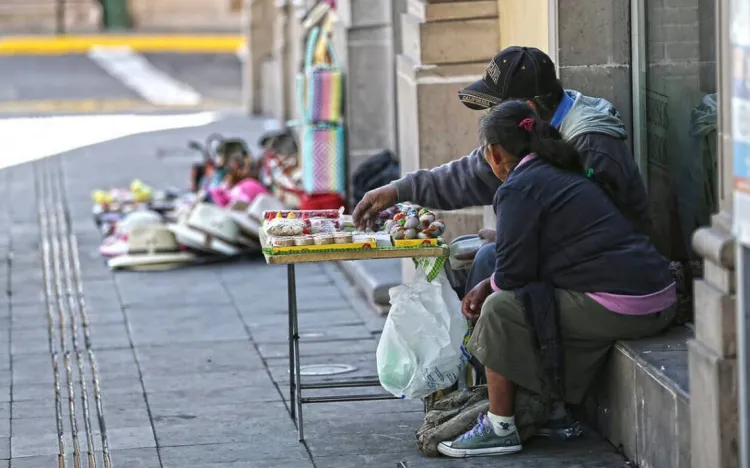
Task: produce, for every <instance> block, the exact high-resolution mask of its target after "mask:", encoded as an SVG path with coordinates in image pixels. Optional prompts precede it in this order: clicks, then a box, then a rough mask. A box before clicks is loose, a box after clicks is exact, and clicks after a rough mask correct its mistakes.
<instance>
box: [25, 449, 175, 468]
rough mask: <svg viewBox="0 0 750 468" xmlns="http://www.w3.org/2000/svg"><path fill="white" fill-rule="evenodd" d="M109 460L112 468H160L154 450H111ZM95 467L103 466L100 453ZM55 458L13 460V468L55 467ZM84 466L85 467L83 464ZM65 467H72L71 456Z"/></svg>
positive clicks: (157, 456)
mask: <svg viewBox="0 0 750 468" xmlns="http://www.w3.org/2000/svg"><path fill="white" fill-rule="evenodd" d="M109 453H110V460H111V461H112V466H114V467H117V468H119V467H124V468H161V464H160V463H159V454H158V453H157V449H155V448H139V449H129V450H111V451H110V452H109ZM96 460H97V462H96V463H97V464H96V466H104V462H103V460H102V454H101V452H97V453H96ZM57 461H58V460H57V456H55V455H53V456H46V457H25V458H14V459H13V468H41V467H45V468H46V467H54V466H58V465H57ZM83 463H84V466H86V465H85V462H83ZM65 466H73V459H72V456H68V457H66V460H65Z"/></svg>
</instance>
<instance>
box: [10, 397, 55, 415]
mask: <svg viewBox="0 0 750 468" xmlns="http://www.w3.org/2000/svg"><path fill="white" fill-rule="evenodd" d="M9 404H10V405H11V406H12V408H13V415H14V416H15V417H16V418H54V417H55V402H54V398H43V399H41V400H16V401H13V403H9Z"/></svg>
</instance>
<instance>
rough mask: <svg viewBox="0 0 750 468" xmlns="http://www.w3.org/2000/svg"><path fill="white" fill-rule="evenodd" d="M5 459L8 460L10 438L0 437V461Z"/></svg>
mask: <svg viewBox="0 0 750 468" xmlns="http://www.w3.org/2000/svg"><path fill="white" fill-rule="evenodd" d="M7 458H10V437H9V436H7V435H0V460H2V459H7ZM0 464H1V463H0Z"/></svg>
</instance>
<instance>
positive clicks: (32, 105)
mask: <svg viewBox="0 0 750 468" xmlns="http://www.w3.org/2000/svg"><path fill="white" fill-rule="evenodd" d="M237 107H240V104H239V103H232V102H226V101H217V100H212V99H204V100H203V101H202V102H201V103H200V104H198V105H196V106H178V105H172V106H157V105H154V104H149V103H148V102H146V101H142V100H138V99H70V100H65V99H64V100H40V101H34V100H29V101H0V114H89V113H108V112H148V111H190V110H206V109H231V108H237Z"/></svg>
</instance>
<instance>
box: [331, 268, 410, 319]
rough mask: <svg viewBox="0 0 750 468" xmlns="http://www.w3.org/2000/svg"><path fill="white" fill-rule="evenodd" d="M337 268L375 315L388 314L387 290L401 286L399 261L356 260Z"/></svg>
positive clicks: (388, 298) (388, 296)
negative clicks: (365, 300)
mask: <svg viewBox="0 0 750 468" xmlns="http://www.w3.org/2000/svg"><path fill="white" fill-rule="evenodd" d="M339 266H340V267H341V270H342V271H343V272H344V274H345V275H346V277H347V278H348V279H349V281H350V282H351V283H353V284H354V286H355V287H356V288H357V289H358V290H359V292H360V294H361V295H362V296H364V297H365V299H367V301H368V303H369V304H370V305H371V306H372V308H373V310H374V311H375V312H376V313H378V314H379V315H380V314H382V313H384V312H385V313H387V312H388V307H389V304H390V294H389V290H390V289H391V288H392V287H394V286H398V285H399V284H401V260H399V259H395V258H394V259H388V260H357V261H353V262H340V263H339Z"/></svg>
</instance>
